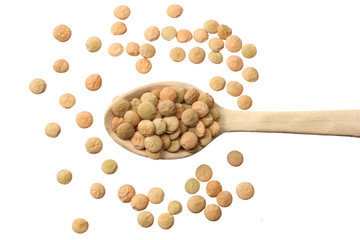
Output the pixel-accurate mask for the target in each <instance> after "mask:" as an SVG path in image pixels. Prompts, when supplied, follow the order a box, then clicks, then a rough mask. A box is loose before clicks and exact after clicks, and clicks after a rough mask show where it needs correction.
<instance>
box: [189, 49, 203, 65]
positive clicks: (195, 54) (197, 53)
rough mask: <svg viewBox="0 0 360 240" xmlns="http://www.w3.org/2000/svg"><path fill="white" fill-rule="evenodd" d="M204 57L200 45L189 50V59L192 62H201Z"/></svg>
mask: <svg viewBox="0 0 360 240" xmlns="http://www.w3.org/2000/svg"><path fill="white" fill-rule="evenodd" d="M204 59H205V51H204V49H202V48H201V47H194V48H192V49H191V50H190V52H189V60H190V62H192V63H194V64H199V63H202V62H203V61H204Z"/></svg>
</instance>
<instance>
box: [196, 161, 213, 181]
mask: <svg viewBox="0 0 360 240" xmlns="http://www.w3.org/2000/svg"><path fill="white" fill-rule="evenodd" d="M212 174H213V172H212V170H211V168H210V167H209V166H208V165H206V164H202V165H200V166H199V167H198V168H197V169H196V172H195V176H196V178H197V179H199V181H201V182H207V181H209V180H210V179H211V177H212Z"/></svg>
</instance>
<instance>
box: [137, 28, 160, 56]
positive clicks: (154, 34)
mask: <svg viewBox="0 0 360 240" xmlns="http://www.w3.org/2000/svg"><path fill="white" fill-rule="evenodd" d="M159 36H160V30H159V29H158V28H157V27H155V26H151V27H148V28H147V29H146V30H145V32H144V37H145V39H146V40H148V41H150V42H153V41H155V40H157V39H158V38H159ZM140 53H141V51H140Z"/></svg>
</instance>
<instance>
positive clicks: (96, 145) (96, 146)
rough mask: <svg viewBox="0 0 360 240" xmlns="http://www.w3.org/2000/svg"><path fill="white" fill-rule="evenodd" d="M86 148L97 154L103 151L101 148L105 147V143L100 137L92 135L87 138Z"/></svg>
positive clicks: (89, 151)
mask: <svg viewBox="0 0 360 240" xmlns="http://www.w3.org/2000/svg"><path fill="white" fill-rule="evenodd" d="M85 148H86V151H88V153H91V154H96V153H99V152H100V151H101V149H102V148H103V144H102V141H101V140H100V138H97V137H91V138H89V139H88V140H86V143H85Z"/></svg>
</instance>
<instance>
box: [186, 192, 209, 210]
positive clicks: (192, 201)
mask: <svg viewBox="0 0 360 240" xmlns="http://www.w3.org/2000/svg"><path fill="white" fill-rule="evenodd" d="M205 205H206V200H205V198H203V197H202V196H200V195H195V196H192V197H190V198H189V200H188V202H187V207H188V209H189V210H190V212H192V213H199V212H201V211H202V210H204V208H205Z"/></svg>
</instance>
